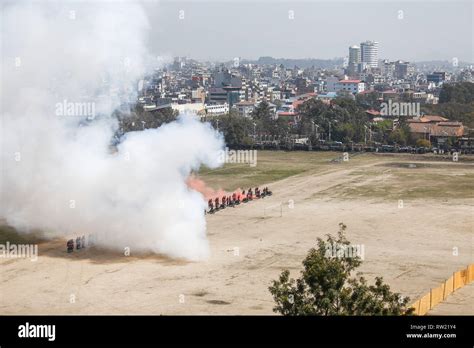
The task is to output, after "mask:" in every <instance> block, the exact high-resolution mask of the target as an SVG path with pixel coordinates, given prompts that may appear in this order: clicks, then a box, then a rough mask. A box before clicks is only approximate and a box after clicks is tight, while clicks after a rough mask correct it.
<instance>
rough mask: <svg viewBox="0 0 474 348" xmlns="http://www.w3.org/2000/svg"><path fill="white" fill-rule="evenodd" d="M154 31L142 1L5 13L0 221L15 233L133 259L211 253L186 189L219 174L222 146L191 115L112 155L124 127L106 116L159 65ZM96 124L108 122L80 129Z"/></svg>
mask: <svg viewBox="0 0 474 348" xmlns="http://www.w3.org/2000/svg"><path fill="white" fill-rule="evenodd" d="M19 23H25V24H24V25H23V24H21V25H19ZM147 30H148V23H147V20H146V16H145V14H144V12H143V10H142V8H141V7H140V6H139V5H138V4H136V3H129V2H117V3H115V2H113V3H99V4H91V3H88V2H85V3H82V2H74V3H70V4H69V5H68V4H66V5H64V3H61V4H60V3H59V2H42V3H36V4H33V5H31V4H25V3H21V4H15V3H11V4H8V5H6V6H5V8H4V14H3V23H2V36H3V37H2V40H3V51H2V52H1V54H2V56H3V64H4V66H3V76H2V90H1V95H2V99H3V100H2V101H3V103H2V104H3V105H2V127H1V133H0V136H1V138H0V139H1V142H0V145H1V161H2V177H1V180H0V183H1V186H0V188H1V201H0V217H3V218H6V219H7V221H8V223H9V224H11V225H13V226H15V227H17V228H18V229H20V230H30V229H32V228H35V229H36V228H39V229H42V230H44V231H45V232H47V233H51V235H53V236H71V237H73V236H75V235H83V234H86V235H87V234H93V235H94V236H95V240H96V242H97V243H98V244H100V245H103V246H107V247H114V248H116V249H119V250H123V248H126V247H129V248H130V250H131V252H132V253H133V252H134V251H138V250H140V251H142V250H143V251H150V250H151V251H153V252H159V253H164V254H167V255H169V256H172V257H184V258H188V259H200V258H203V257H205V256H206V255H208V250H209V249H208V243H207V239H206V226H205V224H206V222H205V218H204V215H203V212H204V209H205V207H206V202H205V201H204V199H203V196H202V195H201V194H200V193H198V192H196V191H194V190H192V189H190V188H189V187H188V186H187V185H186V179H187V178H188V176H189V174H190V172H191V171H193V170H197V169H198V168H199V167H200V165H202V164H205V165H207V166H209V167H211V168H212V167H216V166H218V165H219V164H220V163H218V162H219V160H218V158H219V151H221V150H222V149H223V146H224V144H223V139H222V137H221V136H220V135H219V134H218V133H217V132H215V131H214V130H213V129H212V128H211V127H210V126H209V125H207V124H203V123H201V122H199V121H197V120H195V119H194V118H193V117H192V116H186V115H183V116H181V117H180V118H179V120H178V121H177V122H174V123H172V124H168V125H166V126H163V127H160V128H159V129H153V130H145V131H142V132H132V133H128V134H127V135H126V136H125V139H123V141H122V142H121V143H120V144H119V145H118V152H115V153H112V152H111V151H110V147H109V145H110V141H111V138H112V136H113V134H114V132H115V130H116V128H117V122H116V120H115V119H114V118H112V117H105V116H110V113H111V111H113V110H114V109H115V108H116V107H118V106H119V105H121V103H123V102H125V101H127V100H128V99H129V98H130V100H133V99H134V98H135V95H134V90H135V89H136V86H137V81H138V80H139V79H140V78H141V77H142V75H143V74H144V73H145V72H146V71H147V69H149V68H151V67H153V65H154V64H155V63H156V58H155V59H152V58H151V57H149V55H148V54H147V49H146V47H145V39H146V33H147ZM84 103H85V104H84ZM84 105H91V106H92V107H91V108H87V107H86V108H83V107H82V106H84ZM91 110H93V113H94V114H93V115H91V114H90V112H91ZM84 112H85V114H84ZM88 113H89V114H88ZM87 116H89V118H91V117H92V118H94V117H95V116H100V117H96V118H95V119H94V120H93V121H91V122H87V123H86V125H83V126H79V125H80V123H81V121H82V123H84V122H83V121H84V120H85V119H86V117H87Z"/></svg>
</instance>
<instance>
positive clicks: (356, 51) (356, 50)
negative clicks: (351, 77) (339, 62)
mask: <svg viewBox="0 0 474 348" xmlns="http://www.w3.org/2000/svg"><path fill="white" fill-rule="evenodd" d="M360 58H361V55H360V47H359V46H356V45H354V46H351V47H349V62H348V64H347V69H348V73H349V74H353V73H355V72H356V71H357V67H358V66H359V63H360Z"/></svg>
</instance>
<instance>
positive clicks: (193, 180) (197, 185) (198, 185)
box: [186, 175, 242, 199]
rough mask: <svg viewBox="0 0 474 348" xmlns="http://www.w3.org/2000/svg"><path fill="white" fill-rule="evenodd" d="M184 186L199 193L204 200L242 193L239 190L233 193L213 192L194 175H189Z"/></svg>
mask: <svg viewBox="0 0 474 348" xmlns="http://www.w3.org/2000/svg"><path fill="white" fill-rule="evenodd" d="M186 184H187V185H188V187H189V188H191V189H193V190H194V191H197V192H199V193H201V194H202V195H203V196H204V197H205V198H206V199H215V198H219V199H221V197H222V196H232V194H233V193H236V194H239V193H240V194H241V193H242V190H241V189H236V190H235V191H234V192H227V191H225V190H222V189H219V190H214V189H213V188H212V187H209V186H207V185H206V183H205V182H204V181H202V180H201V179H198V178H197V177H196V176H195V175H190V176H189V177H188V179H187V180H186Z"/></svg>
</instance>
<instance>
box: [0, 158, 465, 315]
mask: <svg viewBox="0 0 474 348" xmlns="http://www.w3.org/2000/svg"><path fill="white" fill-rule="evenodd" d="M258 155H259V157H258V165H257V167H255V168H250V167H248V166H243V165H232V166H226V167H225V168H223V169H218V170H215V171H209V170H203V171H202V173H201V177H202V178H203V179H204V180H205V181H206V182H208V183H210V184H211V185H213V186H214V187H215V188H217V187H219V186H220V187H224V188H226V189H233V188H236V187H245V188H248V186H249V185H252V186H256V185H262V184H268V186H269V187H270V189H272V190H273V192H274V194H273V196H271V197H267V198H265V199H263V200H259V201H253V202H251V203H248V204H245V205H240V206H238V207H236V208H227V209H225V210H224V211H220V212H218V213H217V214H214V215H207V222H208V237H209V241H210V245H211V250H212V255H211V257H210V258H209V259H208V260H207V261H204V262H186V261H182V260H171V259H168V258H166V257H162V256H156V255H134V254H132V255H131V256H128V257H127V256H123V255H122V254H118V253H111V252H102V251H100V250H97V249H92V248H88V249H84V250H81V251H79V252H74V253H73V254H67V253H66V251H65V243H64V241H49V242H43V243H41V244H40V245H39V259H38V261H36V262H32V261H30V260H26V259H1V258H0V313H5V314H271V313H272V308H273V300H272V298H271V295H270V293H269V292H268V286H269V285H270V282H271V280H273V279H276V278H277V277H278V275H279V273H280V272H281V271H282V270H283V269H290V270H291V272H292V275H293V276H298V272H299V269H300V265H301V261H302V259H303V258H304V256H305V254H306V252H307V251H308V249H309V248H311V247H312V246H314V244H315V241H316V238H317V237H324V235H326V234H327V233H336V232H337V229H338V224H339V223H340V222H343V223H344V224H346V225H347V237H348V239H349V240H350V241H351V242H352V243H353V244H363V245H364V249H365V261H364V263H363V265H362V267H361V268H360V270H361V272H362V273H363V274H364V275H365V276H366V277H367V278H368V279H373V277H375V276H378V275H381V276H383V277H384V279H385V281H387V282H388V283H389V284H390V285H391V287H392V289H394V290H396V291H398V292H401V293H403V294H404V295H407V296H410V297H411V298H412V299H413V300H414V299H416V298H418V297H419V296H420V295H423V294H424V293H426V292H427V291H429V289H430V287H435V286H438V285H439V283H441V282H442V281H443V280H444V279H446V278H448V277H449V276H450V275H451V274H452V272H453V271H456V270H458V269H460V268H463V267H465V266H466V265H468V264H470V263H472V262H473V257H472V256H473V253H472V252H473V238H472V237H473V226H474V225H473V216H474V215H473V213H474V210H473V207H474V204H473V203H474V198H473V187H474V175H473V173H474V171H473V169H474V162H472V161H468V162H462V161H461V162H452V161H449V160H445V161H435V160H434V159H433V158H431V157H420V156H418V157H417V156H412V155H405V156H402V155H396V156H395V155H387V156H381V155H375V154H361V155H357V156H355V157H353V158H350V159H349V161H347V162H344V161H341V160H339V159H337V160H334V159H335V158H337V157H338V156H340V155H341V154H340V153H316V152H314V153H282V152H280V153H276V152H273V153H272V152H259V154H258ZM275 180H277V181H275ZM3 231H4V232H3V239H4V240H5V239H9V238H13V237H14V235H13V234H12V233H11V231H10V235H9V236H8V238H6V237H5V233H6V232H5V231H6V229H3ZM0 242H1V240H0ZM454 248H456V249H454ZM453 250H458V253H455V252H453ZM470 289H471V291H472V287H470ZM452 296H453V299H454V300H453V301H456V298H454V295H452ZM71 299H73V300H74V301H71ZM461 306H462V305H461ZM452 308H453V310H452V311H454V312H455V311H457V310H459V309H456V306H452ZM462 308H465V306H462ZM452 311H451V310H449V309H446V310H444V311H441V312H439V313H440V314H455V313H452ZM433 314H435V313H433ZM463 314H474V311H473V309H472V306H471V307H470V308H468V309H467V313H466V311H464V313H463Z"/></svg>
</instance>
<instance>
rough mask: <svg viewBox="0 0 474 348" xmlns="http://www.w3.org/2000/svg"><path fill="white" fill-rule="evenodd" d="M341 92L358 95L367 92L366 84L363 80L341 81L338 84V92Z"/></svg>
mask: <svg viewBox="0 0 474 348" xmlns="http://www.w3.org/2000/svg"><path fill="white" fill-rule="evenodd" d="M340 91H346V92H350V93H352V94H357V93H360V92H363V91H365V83H364V82H362V81H361V80H341V81H339V82H338V83H336V92H340Z"/></svg>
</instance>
